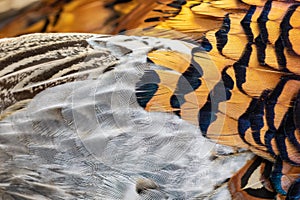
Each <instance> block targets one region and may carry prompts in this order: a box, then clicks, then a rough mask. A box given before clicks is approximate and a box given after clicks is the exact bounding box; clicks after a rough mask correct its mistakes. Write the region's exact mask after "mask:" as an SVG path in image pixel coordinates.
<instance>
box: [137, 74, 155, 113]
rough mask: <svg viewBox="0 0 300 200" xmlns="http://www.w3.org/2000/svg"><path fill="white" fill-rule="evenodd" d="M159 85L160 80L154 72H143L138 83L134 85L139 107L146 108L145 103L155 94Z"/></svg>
mask: <svg viewBox="0 0 300 200" xmlns="http://www.w3.org/2000/svg"><path fill="white" fill-rule="evenodd" d="M159 83H160V78H159V76H158V74H157V73H156V72H155V71H153V70H151V71H145V73H144V75H143V76H142V78H141V79H140V81H139V82H137V84H136V97H137V102H138V104H139V105H140V106H142V107H143V108H146V106H147V103H148V102H149V101H150V100H151V99H152V97H153V96H154V94H155V93H156V92H157V90H158V84H159Z"/></svg>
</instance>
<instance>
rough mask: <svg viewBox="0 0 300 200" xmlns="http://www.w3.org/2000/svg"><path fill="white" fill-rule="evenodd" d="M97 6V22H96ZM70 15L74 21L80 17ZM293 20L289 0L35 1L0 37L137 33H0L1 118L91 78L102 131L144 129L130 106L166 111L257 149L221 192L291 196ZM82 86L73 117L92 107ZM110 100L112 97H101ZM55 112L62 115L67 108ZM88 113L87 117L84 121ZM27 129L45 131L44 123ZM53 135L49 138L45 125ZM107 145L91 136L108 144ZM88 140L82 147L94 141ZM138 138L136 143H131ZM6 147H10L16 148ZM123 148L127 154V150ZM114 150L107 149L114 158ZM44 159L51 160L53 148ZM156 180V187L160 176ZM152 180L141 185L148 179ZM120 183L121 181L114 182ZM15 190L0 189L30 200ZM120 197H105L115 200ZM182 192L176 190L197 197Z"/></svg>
mask: <svg viewBox="0 0 300 200" xmlns="http://www.w3.org/2000/svg"><path fill="white" fill-rule="evenodd" d="M37 10H39V12H37ZM96 10H97V13H98V12H101V13H102V17H99V16H98V15H97V17H95V16H96V15H94V14H93V13H96ZM33 15H36V17H35V20H32V16H33ZM79 15H81V16H84V17H82V19H79V18H78V16H79ZM299 18H300V2H299V1H296V0H295V1H277V0H259V1H248V0H242V1H238V0H220V1H214V0H212V1H198V0H195V1H192V0H187V1H184V0H176V1H173V0H161V1H154V0H149V1H140V0H131V1H130V0H126V1H113V0H107V1H103V2H99V1H94V0H89V1H86V2H84V1H73V0H70V1H50V0H45V1H41V2H40V4H36V5H35V6H31V7H28V8H27V9H24V10H23V11H20V13H19V14H16V15H14V20H12V21H5V22H3V23H2V24H0V25H1V27H0V36H1V37H8V36H16V35H20V34H24V33H32V32H71V31H72V32H73V31H76V32H94V33H99V32H101V33H121V34H122V35H136V36H109V35H106V36H105V35H93V34H47V35H29V36H25V37H20V38H12V39H3V40H1V41H0V48H1V51H0V55H1V58H0V63H1V65H0V87H1V91H0V97H1V100H2V102H3V103H2V104H1V107H0V111H1V117H0V119H1V120H5V119H13V117H14V116H19V115H18V113H22V112H26V109H27V108H28V107H27V104H29V105H30V106H33V105H32V104H30V101H31V99H35V96H36V95H39V93H41V92H42V91H44V90H45V89H47V88H49V87H54V89H55V86H58V85H63V87H64V85H68V84H67V83H68V82H75V83H74V85H76V83H78V82H80V81H82V82H83V83H84V82H85V81H86V80H98V79H101V80H102V82H101V84H100V85H97V86H95V88H97V89H98V88H99V87H100V88H103V91H101V90H100V91H98V90H97V89H95V90H93V89H90V90H91V91H97V92H96V93H95V94H99V96H97V95H96V96H97V98H99V99H96V100H95V101H96V102H97V101H107V102H109V103H108V104H109V106H108V107H107V105H106V104H105V105H104V104H103V105H97V106H96V107H97V112H96V113H97V115H98V116H97V117H98V118H97V122H99V124H100V125H101V128H105V127H109V126H111V127H115V126H117V127H119V128H120V127H121V128H120V129H124V130H127V132H126V134H123V135H122V134H121V135H118V137H120V138H121V139H122V138H124V137H126V138H127V137H128V135H130V131H128V130H131V128H132V127H134V126H133V125H132V124H131V125H127V123H129V122H132V123H133V124H135V125H136V124H144V128H145V127H148V126H150V125H149V124H151V122H149V121H147V122H145V121H143V120H140V119H139V117H138V116H140V114H139V113H140V112H142V111H140V110H135V109H136V106H137V107H138V108H142V110H143V112H144V110H146V111H147V113H148V114H149V115H151V116H152V115H157V116H161V117H162V116H163V114H166V113H167V114H166V116H169V117H174V119H176V120H182V121H184V122H188V123H190V126H191V127H194V126H196V127H197V129H198V131H199V135H200V134H202V135H203V136H205V137H207V138H209V139H211V140H213V141H214V142H216V143H218V144H223V145H228V146H232V147H234V148H245V149H249V150H250V151H252V152H253V153H254V154H256V156H255V157H254V158H253V159H252V160H250V161H249V162H248V163H247V164H246V165H245V166H244V167H243V168H242V169H241V170H240V171H239V172H237V173H236V174H235V175H234V176H233V177H232V178H231V179H230V181H229V183H228V186H229V187H228V188H229V191H230V193H231V195H232V198H233V199H274V198H277V199H298V198H299V195H300V192H299V180H300V177H299V174H300V67H299V61H300V50H299V49H300V45H299V34H300V23H299ZM90 19H93V20H90ZM75 21H76V22H75ZM86 23H89V24H88V25H87V26H86V27H88V28H85V27H84V25H85V24H86ZM16 27H18V29H16ZM148 36H151V37H148ZM152 36H154V37H157V38H152ZM158 38H160V39H158ZM163 38H171V39H174V40H172V41H169V40H165V39H163ZM183 41H185V42H183ZM124 66H126V67H124ZM122 73H123V74H122ZM114 81H115V82H114ZM113 86H116V88H112V87H113ZM76 87H79V86H78V85H76ZM87 88H88V87H87ZM113 89H115V90H116V91H117V92H113ZM45 91H47V90H45ZM66 91H69V89H66ZM80 91H81V90H80ZM81 92H82V93H80V94H83V95H82V96H81V97H79V98H78V99H77V98H74V99H77V100H78V102H80V103H82V105H81V104H80V106H82V107H83V108H82V109H80V108H77V107H76V104H74V105H75V108H74V110H76V112H78V113H77V114H76V116H77V117H78V119H80V120H79V121H82V120H83V119H86V118H87V116H89V115H88V114H87V113H90V112H91V111H90V110H89V109H91V108H89V109H84V108H85V106H87V105H89V104H90V103H91V102H90V101H88V100H87V101H86V102H85V101H84V100H85V97H86V98H87V97H89V95H87V94H85V93H84V89H83V90H82V91H81ZM101 92H102V93H103V95H100V94H102V93H101ZM91 93H93V92H91ZM100 96H101V98H100ZM129 96H130V97H129ZM109 97H111V98H112V97H114V98H115V100H113V101H110V100H108V99H106V98H109ZM65 98H67V97H65ZM68 98H71V97H68ZM68 98H67V99H68ZM125 105H126V106H128V105H130V106H129V107H130V108H128V109H129V110H130V109H131V110H135V111H136V113H135V114H134V113H131V115H129V116H127V115H126V114H124V113H123V112H125V111H124V109H123V107H124V106H125ZM30 106H29V107H30ZM64 106H65V104H64V103H62V105H60V106H58V110H64V109H65V107H64ZM78 106H79V105H78ZM80 106H79V107H80ZM122 106H123V107H122ZM54 107H55V106H54ZM30 108H31V107H30ZM126 109H127V108H126ZM126 109H125V110H126ZM29 110H30V109H29ZM32 110H35V109H32ZM46 110H47V109H46ZM50 110H51V109H50ZM20 111H21V112H20ZM57 112H58V113H60V111H57V110H55V109H54V111H53V113H54V114H53V113H52V111H51V112H50V113H52V114H53V116H56V113H57ZM27 114H28V113H27ZM64 114H66V113H62V114H61V113H60V114H58V115H57V116H59V118H57V119H55V120H53V121H51V120H50V121H51V123H52V122H53V123H56V122H57V121H58V122H59V121H60V120H61V118H60V117H61V116H63V117H65V116H64ZM53 116H52V115H51V117H53ZM57 116H56V117H57ZM112 116H118V119H119V121H118V120H116V121H117V122H116V123H117V125H116V124H114V123H113V122H112V120H111V118H113V117H112ZM56 117H54V118H56ZM89 117H90V116H89ZM65 118H68V119H72V118H70V116H69V115H68V117H65ZM88 119H89V118H88ZM126 119H127V120H126ZM163 119H165V118H163ZM163 119H162V120H161V121H155V120H154V121H155V123H157V124H159V125H157V126H153V127H152V128H154V127H155V130H158V132H159V130H160V129H162V127H161V126H163V125H162V124H161V123H163ZM172 119H173V118H172ZM72 120H73V121H74V119H72ZM72 120H71V121H72ZM93 120H95V119H94V118H93V117H91V119H89V121H93ZM156 120H157V119H156ZM176 120H175V121H176ZM150 121H151V120H150ZM1 122H2V121H1ZM100 122H101V123H100ZM176 122H177V121H176ZM51 123H50V124H51ZM174 123H175V122H174ZM80 125H81V126H83V127H84V128H83V130H81V133H82V134H83V133H84V134H86V135H89V134H91V132H93V131H92V130H91V128H90V127H85V124H84V123H82V124H80ZM3 126H5V123H4V125H3ZM33 126H34V127H37V128H41V129H43V126H46V125H42V126H39V124H37V125H33ZM91 127H92V125H91ZM170 127H172V126H171V125H168V126H167V128H170ZM0 128H1V127H0ZM52 128H53V127H52ZM78 128H79V129H80V126H79V127H78ZM139 128H141V127H139ZM163 128H165V127H164V126H163ZM3 129H4V128H3ZM44 129H49V130H50V129H51V127H44ZM141 129H142V130H143V128H141ZM113 130H115V129H113ZM116 130H118V131H119V129H116ZM139 130H140V129H139ZM168 130H169V129H168ZM174 130H176V129H172V131H174ZM44 131H46V130H39V129H38V130H37V132H44ZM118 131H117V132H118ZM147 131H149V130H147ZM147 131H145V132H147ZM137 132H139V131H137ZM142 132H143V131H142ZM53 134H54V135H55V134H56V133H55V131H54V130H53ZM25 135H26V134H25ZM130 137H133V136H132V135H130ZM130 137H129V138H130ZM120 138H118V139H120ZM149 138H151V137H150V136H149ZM149 138H148V139H149ZM151 139H153V138H151ZM4 140H5V139H4ZM13 140H15V139H13ZM107 140H109V139H105V140H101V142H104V143H109V142H108V141H107ZM164 140H167V141H169V140H171V139H170V138H164V139H163V140H160V139H159V141H160V143H158V144H156V145H157V146H159V148H161V147H162V146H164V144H165V143H164V142H163V141H164ZM24 141H26V142H27V139H24ZM122 141H123V140H122ZM126 141H127V140H126ZM151 141H152V140H151ZM153 141H156V140H155V139H154V140H153ZM153 141H152V142H153ZM88 142H89V143H92V139H91V138H89V140H88ZM139 142H141V141H139ZM126 144H127V143H126ZM135 144H137V143H135ZM143 144H146V143H138V145H139V146H143ZM172 144H173V143H172ZM114 145H115V146H114ZM118 145H120V144H118V143H117V142H116V143H113V145H112V146H110V147H109V148H108V149H106V150H105V151H104V154H103V155H106V154H105V153H107V155H109V153H110V154H111V155H113V153H114V152H115V151H114V147H116V146H118ZM173 145H175V146H176V144H175V143H174V144H173ZM178 145H179V146H182V145H183V144H181V143H180V144H178ZM145 146H146V147H148V146H147V145H145ZM120 147H122V145H120ZM167 147H168V146H167ZM167 147H166V148H167ZM172 147H173V146H172ZM13 148H16V149H18V148H17V145H16V147H13ZM24 148H26V145H25V147H24ZM93 148H95V147H94V146H93ZM127 148H129V149H130V148H131V147H130V145H129V146H127ZM50 149H55V147H53V148H50ZM150 149H152V150H153V148H152V147H151V148H150ZM154 149H155V148H154ZM162 149H163V148H162ZM174 149H176V148H174ZM174 149H173V150H174ZM179 149H180V148H177V151H179ZM48 150H49V149H48ZM147 150H148V151H151V150H149V149H147ZM147 150H145V149H144V150H142V151H143V152H144V151H147ZM19 151H24V150H22V149H20V150H19ZM37 151H38V150H37ZM37 151H35V152H37ZM45 151H47V148H45ZM83 151H84V150H83ZM49 152H50V150H49ZM160 153H161V152H160ZM165 153H166V154H168V153H170V154H172V152H165ZM53 154H55V153H53ZM122 155H123V154H122V153H120V152H117V153H116V160H118V159H121V158H122ZM159 155H160V154H159ZM49 156H50V159H51V153H49ZM118 156H119V157H118ZM125 157H126V156H125ZM167 157H168V156H166V157H164V158H167ZM101 158H102V159H107V158H106V157H105V158H104V157H101ZM45 159H46V158H45ZM142 160H143V159H142ZM143 161H144V160H143ZM145 162H146V163H147V162H149V161H148V160H147V161H145ZM154 163H155V162H149V163H148V165H147V164H145V166H143V167H146V166H147V167H150V168H151V167H152V166H153V165H154V166H156V165H155V164H154ZM154 168H155V167H154ZM155 169H156V168H155ZM175 171H176V170H175ZM70 173H73V172H70ZM176 175H178V174H176ZM151 176H155V175H154V174H151ZM178 176H180V175H178ZM146 178H148V177H146ZM156 180H159V184H162V185H165V183H163V182H164V181H162V180H161V179H156ZM168 180H169V179H168ZM85 181H87V180H85ZM106 181H107V183H105V184H106V185H108V186H107V187H112V185H113V183H111V182H110V181H109V180H106ZM130 181H131V183H130V184H131V185H132V180H130ZM104 182H105V181H104ZM150 182H151V180H150ZM150 182H149V184H150ZM175 182H176V180H175ZM159 184H157V183H155V182H151V184H150V185H152V186H153V185H155V186H157V185H159ZM146 185H147V184H146ZM0 187H1V185H0ZM45 187H46V186H45ZM47 187H48V186H47ZM120 187H123V188H124V187H126V186H124V185H122V184H121V186H120ZM133 188H134V187H133ZM136 188H139V189H138V194H137V195H146V194H147V195H149V196H148V197H153V198H154V197H155V198H158V199H159V198H166V196H168V195H169V196H168V197H169V198H179V199H180V198H183V196H184V195H183V194H181V195H183V196H181V195H177V196H176V195H175V196H172V195H174V194H176V192H175V191H174V190H175V189H174V188H173V189H171V190H168V189H166V190H164V189H163V187H162V188H160V189H157V188H159V187H153V188H146V186H145V188H140V187H136ZM131 189H132V188H131ZM131 189H130V190H131ZM101 190H103V188H102V189H101ZM79 191H80V190H79ZM21 192H22V190H21V189H20V190H18V191H17V192H16V193H15V192H12V193H11V194H9V195H10V197H13V196H14V195H15V196H14V198H18V197H17V196H18V195H19V197H20V198H29V197H28V196H26V195H25V194H24V195H21ZM148 192H149V193H148ZM121 194H123V193H120V194H115V193H114V194H110V195H111V197H112V198H114V199H117V198H121V197H120V196H121ZM191 194H192V192H191V193H188V194H186V195H188V197H195V196H193V195H191ZM20 195H21V196H20ZM42 195H44V194H42ZM53 195H56V194H53ZM70 195H71V196H72V194H70ZM76 195H79V194H76ZM76 195H75V196H76ZM108 196H109V195H108ZM200 196H201V195H200ZM204 196H205V195H204ZM55 197H56V196H55ZM201 197H203V196H201Z"/></svg>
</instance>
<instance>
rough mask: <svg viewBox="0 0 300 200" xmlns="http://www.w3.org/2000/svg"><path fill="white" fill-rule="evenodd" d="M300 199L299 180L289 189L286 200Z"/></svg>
mask: <svg viewBox="0 0 300 200" xmlns="http://www.w3.org/2000/svg"><path fill="white" fill-rule="evenodd" d="M299 199H300V178H298V179H297V180H296V181H295V182H294V183H293V184H292V185H291V186H290V188H289V190H288V193H287V195H286V200H299Z"/></svg>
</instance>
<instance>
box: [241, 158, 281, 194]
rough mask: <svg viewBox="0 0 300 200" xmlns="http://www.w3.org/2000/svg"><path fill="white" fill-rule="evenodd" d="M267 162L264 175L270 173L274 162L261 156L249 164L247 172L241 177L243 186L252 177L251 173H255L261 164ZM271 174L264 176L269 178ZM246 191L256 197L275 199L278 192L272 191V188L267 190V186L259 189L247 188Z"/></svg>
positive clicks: (242, 186)
mask: <svg viewBox="0 0 300 200" xmlns="http://www.w3.org/2000/svg"><path fill="white" fill-rule="evenodd" d="M262 163H264V164H265V168H264V170H263V172H262V174H263V175H269V174H270V173H271V172H270V171H271V169H272V163H271V162H269V161H267V160H264V159H262V158H261V157H257V158H256V159H255V160H254V162H253V163H252V164H251V165H250V166H249V168H248V170H247V171H246V173H245V174H244V175H243V176H242V178H241V188H244V187H246V186H247V184H248V181H249V179H250V178H251V175H252V174H253V173H254V171H255V170H256V169H257V168H259V167H261V164H262ZM268 177H269V176H265V177H264V178H266V179H267V178H268ZM244 191H245V192H247V193H248V194H249V195H251V196H253V197H256V198H263V199H274V198H275V195H276V192H272V191H270V190H267V189H266V188H265V187H262V188H259V189H252V188H245V189H244Z"/></svg>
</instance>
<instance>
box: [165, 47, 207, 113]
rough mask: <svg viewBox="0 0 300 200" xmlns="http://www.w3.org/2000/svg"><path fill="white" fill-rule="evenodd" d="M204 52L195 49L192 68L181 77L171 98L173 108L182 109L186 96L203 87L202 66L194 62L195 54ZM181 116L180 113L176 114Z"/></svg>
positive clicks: (193, 50)
mask: <svg viewBox="0 0 300 200" xmlns="http://www.w3.org/2000/svg"><path fill="white" fill-rule="evenodd" d="M199 51H203V50H202V49H200V48H198V47H195V48H193V49H192V59H191V64H190V66H189V67H188V68H187V69H186V71H185V72H183V73H182V75H181V76H180V77H179V80H178V82H177V85H176V89H175V91H174V94H173V95H172V96H171V99H170V104H171V106H172V108H175V109H180V107H181V105H182V104H183V103H184V102H185V99H184V96H185V95H186V94H188V93H190V92H193V91H195V90H196V89H197V88H199V87H200V85H201V80H200V77H202V75H203V70H202V68H201V66H200V65H199V64H198V63H197V62H196V61H195V60H194V57H195V56H196V55H195V53H197V52H199ZM174 113H175V114H176V115H178V116H180V111H179V110H178V111H175V112H174Z"/></svg>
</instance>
